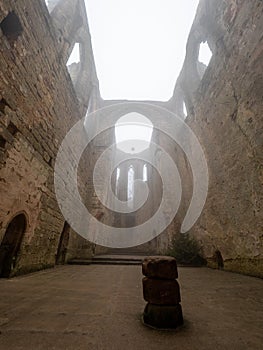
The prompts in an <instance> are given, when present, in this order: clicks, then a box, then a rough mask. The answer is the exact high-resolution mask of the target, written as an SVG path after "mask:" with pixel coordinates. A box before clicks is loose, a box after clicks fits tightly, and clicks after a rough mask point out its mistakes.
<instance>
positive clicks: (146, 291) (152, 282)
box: [142, 277, 181, 305]
mask: <svg viewBox="0 0 263 350" xmlns="http://www.w3.org/2000/svg"><path fill="white" fill-rule="evenodd" d="M142 282H143V297H144V299H145V300H146V301H148V302H149V303H152V304H156V305H175V304H178V303H180V301H181V296H180V286H179V284H178V282H177V281H176V280H158V279H152V278H148V277H144V278H143V280H142Z"/></svg>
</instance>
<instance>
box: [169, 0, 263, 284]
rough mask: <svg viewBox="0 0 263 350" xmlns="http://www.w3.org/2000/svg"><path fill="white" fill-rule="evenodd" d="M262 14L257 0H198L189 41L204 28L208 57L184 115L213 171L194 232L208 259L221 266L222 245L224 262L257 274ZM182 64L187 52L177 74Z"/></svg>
mask: <svg viewBox="0 0 263 350" xmlns="http://www.w3.org/2000/svg"><path fill="white" fill-rule="evenodd" d="M262 16H263V3H262V1H259V0H253V1H244V0H243V1H234V0H233V1H220V2H218V1H215V0H212V1H211V0H208V1H201V2H200V6H199V10H198V13H197V17H196V19H195V22H194V24H193V27H192V30H191V33H190V36H189V41H188V45H190V44H191V45H193V46H192V47H191V48H192V49H193V47H194V48H195V49H197V50H198V43H199V44H200V41H198V40H200V38H198V36H197V35H196V33H202V36H201V39H202V40H203V41H205V40H208V42H210V45H211V47H212V48H213V50H212V51H213V57H212V60H211V62H210V64H209V66H208V68H207V70H206V71H205V73H204V76H203V77H202V78H201V77H200V82H199V83H198V84H197V87H196V90H195V91H192V92H191V93H192V95H193V96H194V97H193V100H192V101H191V103H192V104H191V106H188V111H190V113H189V115H188V117H187V119H186V122H187V123H188V125H189V126H190V127H191V128H192V129H193V130H194V132H195V134H196V135H197V137H198V138H199V140H200V142H201V144H202V146H203V148H204V151H205V155H206V158H207V162H208V167H209V177H210V179H209V181H210V185H209V192H208V198H207V202H206V205H205V208H204V211H203V213H202V215H201V217H200V219H199V221H198V223H197V224H196V225H195V226H194V228H193V229H192V230H191V233H192V234H193V235H195V236H196V237H197V238H198V239H199V240H200V242H201V244H202V246H203V251H204V255H205V257H206V258H207V259H208V265H209V266H212V267H217V266H218V261H217V253H216V251H219V252H220V253H221V255H222V258H223V263H224V268H225V269H227V270H231V271H236V272H241V273H246V274H251V275H255V276H261V277H262V276H263V214H262V213H263V211H262V199H263V191H262V182H263V181H262V179H263V178H262V173H263V172H262V171H263V170H262V169H263V168H262V154H263V152H262V151H263V147H262V146H263V134H262V131H263V130H262V129H263V127H262V111H263V109H262V102H263V71H262V64H263V37H262V30H263V22H262ZM189 43H190V44H189ZM190 53H192V51H190V52H189V54H190ZM187 55H188V53H187ZM195 63H196V61H195V60H194V59H193V60H192V62H191V65H194V64H195ZM187 67H189V59H187V60H186V62H185V65H184V68H183V70H182V74H181V77H180V79H185V77H184V76H183V75H184V74H185V73H184V72H185V71H186V69H187ZM180 79H179V80H178V83H177V87H176V89H175V91H178V85H180V84H181V81H180ZM188 79H189V82H191V79H195V78H194V77H191V76H189V75H188ZM189 85H191V84H189ZM174 98H175V96H174ZM171 102H172V101H171Z"/></svg>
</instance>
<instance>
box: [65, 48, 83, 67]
mask: <svg viewBox="0 0 263 350" xmlns="http://www.w3.org/2000/svg"><path fill="white" fill-rule="evenodd" d="M79 62H80V44H79V43H75V45H74V47H73V50H72V51H71V54H70V56H69V59H68V62H67V66H70V65H71V64H73V63H76V64H77V63H79Z"/></svg>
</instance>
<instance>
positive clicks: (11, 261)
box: [0, 214, 26, 277]
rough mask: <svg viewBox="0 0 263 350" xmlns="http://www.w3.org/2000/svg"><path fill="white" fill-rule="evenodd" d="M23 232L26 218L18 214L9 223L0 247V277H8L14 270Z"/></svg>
mask: <svg viewBox="0 0 263 350" xmlns="http://www.w3.org/2000/svg"><path fill="white" fill-rule="evenodd" d="M25 231H26V217H25V215H24V214H19V215H17V216H16V217H14V219H13V220H12V221H11V222H10V223H9V225H8V227H7V229H6V232H5V235H4V238H3V240H2V242H1V245H0V277H9V276H10V274H11V272H12V270H13V269H14V268H15V266H16V263H17V257H18V253H19V250H20V246H21V243H22V239H23V236H24V233H25Z"/></svg>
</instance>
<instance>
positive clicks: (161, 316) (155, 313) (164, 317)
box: [143, 304, 184, 329]
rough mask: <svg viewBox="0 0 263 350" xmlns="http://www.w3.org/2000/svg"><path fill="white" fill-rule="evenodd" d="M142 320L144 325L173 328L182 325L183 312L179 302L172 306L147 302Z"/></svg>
mask: <svg viewBox="0 0 263 350" xmlns="http://www.w3.org/2000/svg"><path fill="white" fill-rule="evenodd" d="M143 321H144V323H145V324H146V325H149V326H152V327H156V328H160V329H174V328H177V327H179V326H181V325H183V323H184V320H183V313H182V307H181V305H180V304H177V305H174V306H160V305H152V304H147V305H146V307H145V309H144V313H143Z"/></svg>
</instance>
